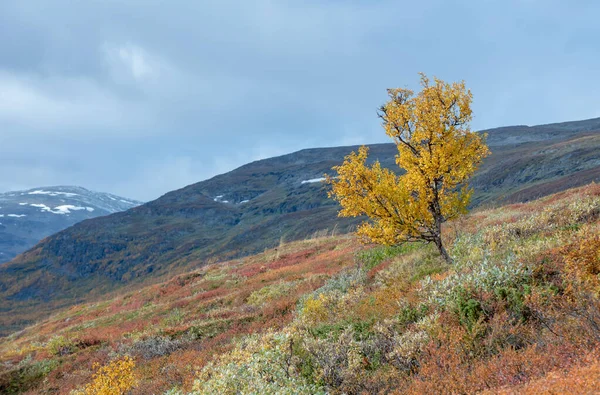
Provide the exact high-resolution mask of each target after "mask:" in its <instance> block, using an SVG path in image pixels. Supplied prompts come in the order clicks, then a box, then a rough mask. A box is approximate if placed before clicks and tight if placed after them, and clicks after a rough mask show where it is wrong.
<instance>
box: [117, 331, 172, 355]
mask: <svg viewBox="0 0 600 395" xmlns="http://www.w3.org/2000/svg"><path fill="white" fill-rule="evenodd" d="M181 346H182V341H181V340H172V339H170V338H169V337H166V336H156V337H149V338H147V339H144V340H139V341H136V342H133V343H132V344H129V345H126V344H121V346H120V347H119V353H120V354H123V355H124V354H130V355H133V356H139V357H141V358H143V359H145V360H148V359H152V358H156V357H162V356H164V355H169V354H171V353H173V352H174V351H176V350H177V349H179V348H180V347H181Z"/></svg>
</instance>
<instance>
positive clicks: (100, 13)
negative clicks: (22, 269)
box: [0, 0, 600, 200]
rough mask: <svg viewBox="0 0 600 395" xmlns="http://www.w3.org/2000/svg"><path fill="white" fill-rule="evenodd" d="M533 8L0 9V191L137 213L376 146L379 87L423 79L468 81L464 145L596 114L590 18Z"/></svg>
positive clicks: (264, 1)
mask: <svg viewBox="0 0 600 395" xmlns="http://www.w3.org/2000/svg"><path fill="white" fill-rule="evenodd" d="M540 4H541V3H540V2H539V1H533V0H531V1H523V0H514V1H508V2H503V3H497V4H496V3H493V2H465V1H451V2H448V1H441V0H434V1H429V2H421V3H417V2H413V3H410V4H409V3H404V4H400V3H398V2H396V1H391V0H381V1H366V0H356V1H344V2H342V1H337V0H328V1H316V0H309V1H305V2H289V1H273V0H257V1H253V2H248V1H239V0H238V1H234V0H223V1H219V2H190V1H180V0H173V1H170V2H168V3H165V2H163V1H160V0H131V1H127V2H122V1H116V0H108V1H101V2H100V1H89V2H71V1H67V0H57V1H55V2H52V4H50V3H48V2H44V1H41V0H33V1H28V2H0V37H3V40H2V42H1V43H0V173H1V174H2V175H3V177H2V180H1V181H0V190H1V189H2V188H4V189H6V188H11V186H16V185H19V186H26V187H36V186H39V185H38V184H40V183H43V184H45V185H47V184H48V183H58V184H79V185H82V186H84V187H88V188H91V189H96V190H106V191H108V192H115V193H119V194H122V195H125V196H129V197H132V198H139V199H144V200H147V199H152V198H155V197H157V196H159V195H160V194H162V193H164V192H167V191H168V190H170V189H175V188H178V187H182V186H184V185H185V184H189V183H193V182H197V181H200V180H202V179H204V178H206V177H210V176H212V175H214V174H216V173H220V172H224V171H228V170H231V169H232V168H234V167H237V166H239V165H242V164H244V163H246V162H249V161H252V160H256V159H260V158H264V157H268V156H272V155H280V154H284V153H287V152H291V151H295V150H299V149H303V148H309V147H315V146H332V145H341V144H356V143H369V142H382V141H386V136H385V135H384V134H383V132H382V130H381V128H380V126H379V120H378V119H377V116H376V109H377V107H378V106H379V105H380V104H382V103H383V102H384V101H385V100H386V95H385V89H386V88H389V87H412V88H418V76H417V72H419V71H424V72H426V73H428V74H430V75H436V76H438V77H440V78H442V79H445V80H460V79H464V80H466V82H467V85H468V86H469V87H470V88H471V89H472V90H473V93H474V96H475V100H474V110H475V121H474V124H473V126H474V128H476V129H480V128H489V127H495V126H500V125H510V124H537V123H547V122H552V121H565V120H569V119H578V118H586V117H593V116H598V115H600V114H599V113H598V109H597V106H596V104H595V103H597V102H598V92H600V80H598V79H597V78H596V74H597V72H596V71H597V70H595V65H596V64H597V63H598V54H597V53H596V51H595V50H594V49H595V48H596V47H597V42H596V40H595V37H597V36H598V34H600V27H599V26H598V24H597V23H596V21H595V19H594V18H595V15H598V12H600V5H598V3H597V2H591V1H582V2H577V4H574V3H573V4H571V3H569V4H567V3H564V2H558V1H551V2H550V3H548V4H549V5H547V6H544V7H541V8H540ZM544 4H546V3H544Z"/></svg>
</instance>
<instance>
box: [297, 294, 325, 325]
mask: <svg viewBox="0 0 600 395" xmlns="http://www.w3.org/2000/svg"><path fill="white" fill-rule="evenodd" d="M326 304H327V300H326V296H325V295H323V294H321V295H319V296H318V297H310V298H308V299H307V300H306V302H305V303H304V309H303V310H302V315H303V317H304V319H305V320H306V321H307V322H309V323H312V324H315V323H317V322H322V321H325V320H327V316H328V312H327V307H326Z"/></svg>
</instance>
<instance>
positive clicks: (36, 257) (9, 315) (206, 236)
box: [0, 119, 600, 334]
mask: <svg viewBox="0 0 600 395" xmlns="http://www.w3.org/2000/svg"><path fill="white" fill-rule="evenodd" d="M599 130H600V119H594V120H588V121H579V122H573V123H564V124H555V125H542V126H537V127H522V126H518V127H505V128H499V129H492V130H489V131H487V133H488V135H489V137H488V140H489V145H490V148H491V149H492V152H493V153H492V155H491V156H490V157H489V158H488V159H487V160H486V161H485V162H484V164H483V165H482V166H481V168H480V170H479V172H478V173H477V174H476V176H475V177H474V179H473V181H472V185H473V187H474V188H475V191H476V192H475V196H474V199H473V203H474V205H475V206H477V205H482V204H488V205H489V204H498V203H500V202H517V201H527V200H531V199H534V198H537V197H539V196H544V195H547V194H549V193H553V192H556V191H560V190H563V189H566V188H569V187H573V186H578V185H583V184H586V183H589V182H591V181H594V180H600V156H599V154H598V153H599V152H600V132H599ZM524 134H525V137H523V136H524ZM523 141H525V142H523ZM356 148H357V147H336V148H320V149H308V150H302V151H299V152H296V153H293V154H289V155H284V156H280V157H276V158H270V159H265V160H261V161H257V162H253V163H250V164H247V165H244V166H242V167H240V168H238V169H236V170H233V171H231V172H229V173H226V174H223V175H219V176H216V177H214V178H212V179H210V180H206V181H202V182H199V183H197V184H193V185H190V186H188V187H185V188H183V189H180V190H177V191H173V192H170V193H168V194H166V195H164V196H163V197H161V198H159V199H157V200H155V201H152V202H149V203H146V204H144V205H141V206H139V207H135V208H133V209H131V210H128V211H125V212H122V213H116V214H113V215H110V216H107V217H102V218H98V219H94V220H90V221H85V222H83V223H80V224H77V225H76V226H74V227H71V228H69V229H67V230H65V231H63V232H60V233H58V234H56V235H54V236H52V237H49V238H47V239H45V240H43V241H42V242H41V243H39V244H38V245H36V246H35V247H34V248H32V249H31V250H29V251H28V252H26V253H24V254H23V255H21V256H19V257H18V258H17V259H15V260H13V261H12V262H10V263H9V264H6V265H4V266H2V267H0V300H1V301H2V303H3V305H4V306H5V307H4V308H3V311H1V312H0V334H7V333H9V332H10V331H12V330H14V329H17V328H19V327H22V326H23V325H25V324H27V323H30V322H32V321H33V320H35V319H37V318H39V317H40V314H43V313H44V312H45V313H49V312H50V311H52V310H55V309H58V308H61V307H64V306H68V305H71V304H74V303H80V302H83V301H90V300H93V299H94V298H97V297H99V296H102V295H106V294H107V293H109V292H111V291H114V290H118V289H122V288H123V287H129V286H139V285H141V284H147V283H150V282H156V281H160V280H161V279H163V280H164V278H165V276H169V275H173V274H175V273H178V272H183V271H186V270H190V269H192V268H196V267H198V266H201V265H204V264H206V263H207V262H211V261H215V260H223V259H229V258H235V257H241V256H245V255H248V254H253V253H257V252H260V251H263V250H264V249H265V248H271V247H273V246H275V245H277V244H279V243H280V241H281V240H283V241H291V240H300V239H303V238H306V237H308V236H311V235H313V234H315V233H316V232H336V233H345V232H347V231H348V230H350V229H352V228H353V227H354V226H355V224H356V223H357V221H355V220H349V219H340V218H337V211H338V207H337V206H336V205H335V203H334V202H333V201H331V200H329V199H327V197H326V189H325V187H324V186H323V185H322V183H321V182H320V181H319V178H320V177H322V175H323V174H324V173H326V172H331V167H332V166H334V165H337V164H339V163H341V161H342V160H343V157H344V156H345V155H346V154H348V153H349V152H350V151H352V150H354V149H356ZM370 150H371V151H370V152H371V158H372V159H379V160H380V161H381V162H382V164H384V165H385V166H389V167H390V168H393V167H394V166H395V165H394V155H395V153H396V149H395V147H394V146H393V145H392V144H379V145H372V146H371V147H370Z"/></svg>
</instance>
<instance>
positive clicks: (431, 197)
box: [327, 74, 489, 258]
mask: <svg viewBox="0 0 600 395" xmlns="http://www.w3.org/2000/svg"><path fill="white" fill-rule="evenodd" d="M421 85H422V88H423V89H422V90H421V92H419V93H418V94H417V95H416V96H415V95H414V93H413V91H411V90H408V89H388V95H389V97H390V100H389V101H388V102H387V103H386V104H385V105H384V106H382V107H381V109H380V117H381V119H382V120H383V127H384V129H385V132H386V134H387V135H388V136H390V137H391V138H392V139H393V140H394V142H395V143H396V146H397V147H398V155H397V156H396V163H397V165H398V166H399V167H401V168H402V169H404V170H405V171H406V172H405V174H403V175H400V176H397V175H396V174H394V173H393V172H392V171H390V170H388V169H385V168H382V167H381V165H380V163H379V162H375V163H374V164H373V165H372V166H367V165H366V160H367V153H368V149H367V148H366V147H361V148H360V149H359V150H358V153H356V152H353V153H351V154H350V155H348V156H347V157H346V158H345V161H344V163H343V164H342V165H341V166H336V167H334V170H336V171H337V173H338V175H337V177H331V176H329V177H327V179H328V182H329V183H330V184H331V185H332V190H331V191H330V194H329V196H330V197H332V198H334V199H336V200H337V201H339V202H340V204H341V206H342V210H341V211H340V216H344V217H357V216H362V215H367V216H368V217H369V218H370V219H371V222H366V223H364V224H362V225H361V227H360V228H359V230H358V234H359V235H361V236H363V237H364V238H365V239H366V240H369V241H373V242H376V243H381V244H388V245H394V244H399V243H402V242H406V241H427V242H434V243H435V244H436V245H437V246H438V248H439V249H440V252H442V254H443V255H444V257H445V258H447V256H446V254H445V250H444V251H443V250H442V247H441V237H440V232H441V224H442V223H443V222H445V221H447V220H450V219H453V218H456V217H458V216H459V215H460V214H463V213H465V212H466V209H467V205H468V203H469V200H470V197H471V192H472V191H471V190H470V189H469V188H468V186H467V184H466V181H467V180H468V179H469V177H471V175H472V174H473V173H474V172H475V170H476V167H477V165H478V164H479V163H480V162H481V161H482V160H483V158H484V157H485V156H487V155H489V150H488V148H487V146H486V145H485V142H484V137H485V136H481V135H479V134H477V133H475V132H472V131H471V130H470V128H469V122H470V121H471V118H472V114H471V101H472V95H471V92H470V91H468V90H466V88H465V84H464V82H460V83H453V84H447V83H445V82H443V81H441V80H438V79H435V81H434V83H433V84H431V83H430V81H429V79H428V78H427V77H426V76H425V75H423V74H421Z"/></svg>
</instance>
